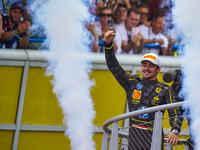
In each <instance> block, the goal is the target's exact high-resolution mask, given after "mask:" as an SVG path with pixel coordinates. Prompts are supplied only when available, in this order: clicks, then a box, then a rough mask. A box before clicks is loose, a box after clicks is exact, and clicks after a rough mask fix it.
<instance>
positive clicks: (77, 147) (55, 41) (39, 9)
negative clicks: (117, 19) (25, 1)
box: [31, 0, 95, 150]
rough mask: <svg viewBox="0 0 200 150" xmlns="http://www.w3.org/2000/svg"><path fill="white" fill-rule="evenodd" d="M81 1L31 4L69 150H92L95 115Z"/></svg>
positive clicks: (86, 15)
mask: <svg viewBox="0 0 200 150" xmlns="http://www.w3.org/2000/svg"><path fill="white" fill-rule="evenodd" d="M86 3H87V4H89V3H90V2H89V0H88V1H86V0H85V1H84V0H82V1H81V0H59V1H57V0H43V1H39V0H36V1H34V2H33V3H32V4H31V10H32V15H33V16H34V19H33V21H34V22H33V23H34V24H33V26H43V27H44V29H45V33H46V37H47V42H46V44H47V47H48V55H46V57H47V59H48V60H49V62H50V66H49V67H48V68H47V75H48V76H49V75H51V76H53V80H52V84H53V92H54V93H55V94H56V96H57V98H58V101H59V104H60V107H61V108H62V110H63V114H64V120H63V122H64V123H65V124H66V125H67V129H66V132H65V133H66V135H67V136H68V137H69V139H70V141H71V143H70V145H71V149H72V150H94V149H95V142H94V141H93V138H92V136H93V119H94V117H95V111H94V109H93V102H92V99H91V96H90V88H91V87H92V85H93V83H92V82H91V81H90V80H89V76H88V73H89V72H90V71H91V64H90V62H89V61H88V57H87V56H88V54H89V52H90V49H89V46H88V44H89V43H90V41H89V40H88V39H89V38H88V32H87V31H86V30H85V29H84V21H86V20H88V19H89V18H90V17H91V16H90V14H89V12H88V8H87V6H86Z"/></svg>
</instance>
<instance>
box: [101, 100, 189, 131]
mask: <svg viewBox="0 0 200 150" xmlns="http://www.w3.org/2000/svg"><path fill="white" fill-rule="evenodd" d="M184 103H185V102H177V103H172V104H165V105H160V106H155V107H151V108H146V109H143V110H137V111H133V112H129V113H125V114H122V115H119V116H116V117H113V118H111V119H109V120H107V121H105V122H104V124H103V126H102V128H103V130H104V131H106V132H107V133H110V134H111V132H112V130H110V129H109V128H108V126H109V125H111V124H112V123H114V122H117V121H120V120H124V119H127V118H130V117H133V116H137V115H141V114H145V113H153V112H156V111H163V110H167V109H172V108H177V107H181V106H182V105H183V104H184Z"/></svg>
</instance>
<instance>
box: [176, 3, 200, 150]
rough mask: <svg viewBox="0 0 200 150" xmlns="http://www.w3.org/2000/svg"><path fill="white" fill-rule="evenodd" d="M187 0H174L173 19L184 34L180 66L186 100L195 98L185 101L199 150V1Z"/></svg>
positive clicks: (198, 149)
mask: <svg viewBox="0 0 200 150" xmlns="http://www.w3.org/2000/svg"><path fill="white" fill-rule="evenodd" d="M188 2H189V1H187V0H174V4H175V7H174V10H173V13H174V16H175V17H174V21H175V25H176V27H177V28H178V29H180V30H181V31H182V32H183V34H184V39H183V44H184V45H185V47H184V54H183V56H181V57H182V68H183V73H184V79H183V89H182V93H184V94H185V95H184V99H185V100H186V101H189V100H195V101H192V102H190V103H187V105H188V106H187V107H189V108H190V116H191V122H192V124H191V130H190V132H191V133H192V137H193V140H194V142H195V143H196V145H195V149H196V150H200V130H199V127H200V116H199V114H200V109H199V106H200V99H199V98H200V92H199V85H200V80H199V74H200V66H199V63H200V61H199V60H200V59H199V56H200V50H199V47H200V27H199V19H198V18H199V14H200V9H199V5H198V4H199V1H197V0H191V1H190V2H189V5H190V7H188Z"/></svg>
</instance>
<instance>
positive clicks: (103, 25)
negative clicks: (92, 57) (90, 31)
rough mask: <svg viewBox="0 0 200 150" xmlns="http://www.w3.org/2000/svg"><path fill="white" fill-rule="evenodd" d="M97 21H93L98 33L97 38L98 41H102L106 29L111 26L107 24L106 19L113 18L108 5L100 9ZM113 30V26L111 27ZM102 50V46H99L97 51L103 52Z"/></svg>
mask: <svg viewBox="0 0 200 150" xmlns="http://www.w3.org/2000/svg"><path fill="white" fill-rule="evenodd" d="M99 19H100V20H99V21H97V22H95V26H96V31H97V34H98V39H99V41H104V34H105V32H107V31H108V30H111V27H109V26H108V20H111V19H113V18H112V10H111V9H110V8H108V7H103V8H102V9H100V14H99ZM112 29H113V30H114V27H112ZM114 46H115V49H116V50H117V47H116V44H115V43H114ZM103 51H104V50H103V49H102V47H99V50H98V52H103Z"/></svg>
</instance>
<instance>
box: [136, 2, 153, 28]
mask: <svg viewBox="0 0 200 150" xmlns="http://www.w3.org/2000/svg"><path fill="white" fill-rule="evenodd" d="M138 9H139V10H140V21H139V25H145V26H147V27H150V26H151V23H150V22H149V21H148V18H149V11H150V7H149V5H147V4H145V3H142V4H140V5H139V6H138Z"/></svg>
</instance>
